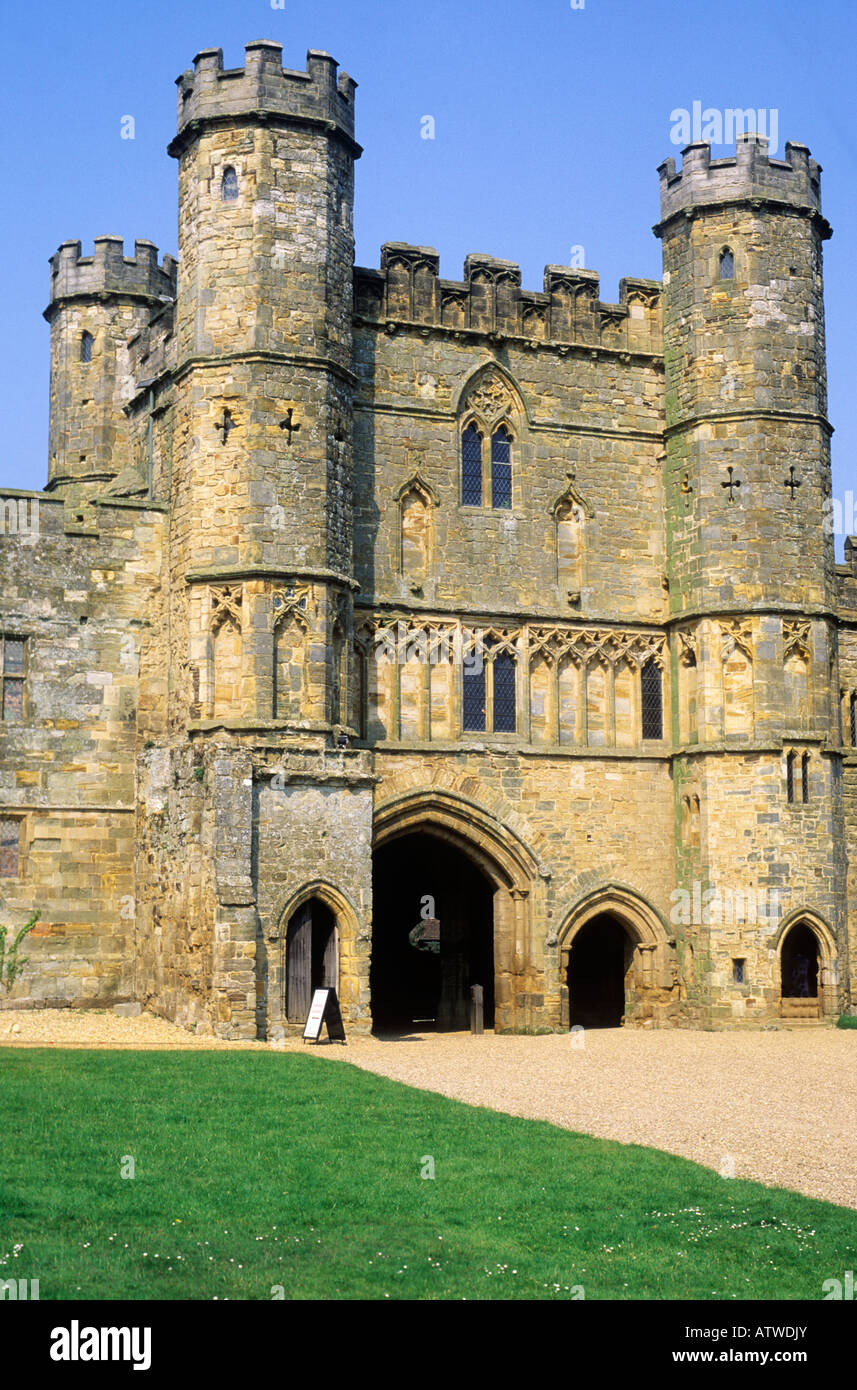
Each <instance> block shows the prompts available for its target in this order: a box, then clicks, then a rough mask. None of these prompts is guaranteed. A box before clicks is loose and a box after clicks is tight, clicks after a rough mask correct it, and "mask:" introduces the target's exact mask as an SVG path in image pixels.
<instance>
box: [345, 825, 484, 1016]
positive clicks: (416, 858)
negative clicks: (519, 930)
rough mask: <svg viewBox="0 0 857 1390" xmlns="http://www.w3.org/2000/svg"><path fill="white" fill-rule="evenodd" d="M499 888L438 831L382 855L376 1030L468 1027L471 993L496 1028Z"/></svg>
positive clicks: (375, 887) (376, 920)
mask: <svg viewBox="0 0 857 1390" xmlns="http://www.w3.org/2000/svg"><path fill="white" fill-rule="evenodd" d="M494 893H495V885H494V884H493V883H492V882H491V880H490V878H489V877H488V876H487V874H486V873H485V872H483V870H482V869H481V868H480V867H479V866H478V865H477V864H476V863H475V862H474V860H473V859H472V858H471V857H470V856H469V855H468V854H466V853H465V851H464V850H463V849H461V848H459V846H457V845H455V844H452V843H451V842H450V841H449V840H448V839H446V838H443V837H441V836H440V835H436V834H432V833H431V831H430V830H413V831H410V832H409V833H407V834H404V835H399V836H397V837H396V838H395V839H393V840H390V841H389V842H388V843H386V844H382V845H381V846H380V847H379V848H378V849H376V851H375V855H374V861H373V880H372V901H373V914H372V965H371V970H370V988H371V997H372V1021H373V1026H374V1028H375V1030H376V1031H381V1032H400V1031H411V1030H415V1031H418V1032H425V1031H426V1030H430V1029H437V1030H449V1031H453V1030H456V1029H466V1028H468V1027H469V1026H470V989H471V986H472V985H481V986H482V990H483V1008H484V1026H485V1027H486V1028H493V1026H494V978H495V961H494Z"/></svg>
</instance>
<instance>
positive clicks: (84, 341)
mask: <svg viewBox="0 0 857 1390" xmlns="http://www.w3.org/2000/svg"><path fill="white" fill-rule="evenodd" d="M94 341H95V340H94V338H93V336H92V334H91V333H87V332H83V333H81V335H80V360H81V362H91V361H92V344H93V342H94Z"/></svg>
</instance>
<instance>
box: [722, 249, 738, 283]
mask: <svg viewBox="0 0 857 1390" xmlns="http://www.w3.org/2000/svg"><path fill="white" fill-rule="evenodd" d="M734 277H735V257H734V256H733V254H732V252H731V251H730V249H729V247H728V246H724V248H723V250H722V251H721V252H720V279H721V280H732V279H734Z"/></svg>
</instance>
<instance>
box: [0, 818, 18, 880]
mask: <svg viewBox="0 0 857 1390" xmlns="http://www.w3.org/2000/svg"><path fill="white" fill-rule="evenodd" d="M20 857H21V822H20V821H19V820H13V819H11V818H7V817H3V818H2V819H0V878H17V877H18V874H19V861H20Z"/></svg>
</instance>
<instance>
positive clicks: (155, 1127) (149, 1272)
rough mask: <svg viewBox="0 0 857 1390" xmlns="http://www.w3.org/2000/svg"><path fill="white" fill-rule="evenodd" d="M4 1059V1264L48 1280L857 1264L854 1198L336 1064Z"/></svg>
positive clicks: (717, 1285)
mask: <svg viewBox="0 0 857 1390" xmlns="http://www.w3.org/2000/svg"><path fill="white" fill-rule="evenodd" d="M0 1065H2V1070H0V1134H2V1136H3V1141H2V1164H0V1278H10V1277H14V1278H16V1279H33V1278H37V1279H38V1280H39V1282H40V1296H41V1298H42V1299H43V1300H44V1299H58V1298H73V1299H78V1298H79V1299H87V1298H93V1299H131V1298H142V1299H171V1298H178V1299H211V1298H218V1299H239V1298H241V1299H270V1298H271V1297H273V1296H274V1295H273V1294H272V1289H275V1287H276V1286H281V1287H282V1289H283V1293H284V1296H285V1297H286V1298H287V1299H312V1298H325V1299H350V1298H367V1299H378V1300H383V1299H386V1298H390V1299H405V1298H418V1299H462V1298H466V1299H549V1298H559V1299H568V1298H571V1297H572V1296H573V1295H574V1290H575V1288H577V1287H579V1286H583V1288H584V1289H585V1297H586V1298H587V1299H604V1298H620V1299H621V1298H630V1299H635V1298H643V1299H654V1298H667V1299H672V1298H693V1299H717V1298H721V1299H722V1298H727V1299H729V1298H759V1299H770V1298H775V1299H776V1298H811V1299H820V1298H821V1297H822V1292H821V1284H822V1282H823V1280H824V1279H826V1278H835V1277H840V1278H841V1277H842V1271H843V1270H844V1269H854V1268H857V1265H856V1264H855V1258H857V1212H853V1211H850V1210H847V1209H845V1208H841V1207H836V1206H832V1205H830V1204H827V1203H824V1202H820V1201H813V1200H811V1199H809V1198H805V1197H800V1196H797V1195H795V1194H793V1193H790V1192H785V1191H782V1190H779V1189H771V1188H765V1187H762V1186H760V1185H759V1184H757V1183H751V1182H745V1181H741V1180H736V1179H725V1178H721V1177H720V1176H719V1175H718V1174H717V1173H714V1172H712V1171H711V1170H709V1169H706V1168H702V1167H699V1166H698V1165H696V1164H694V1163H690V1162H688V1161H686V1160H684V1159H680V1158H674V1157H672V1156H670V1155H668V1154H664V1153H661V1152H659V1151H657V1150H654V1149H645V1148H639V1147H634V1146H624V1145H620V1144H615V1143H610V1142H607V1141H602V1140H597V1139H592V1138H589V1137H587V1136H585V1135H579V1134H573V1133H568V1132H566V1131H564V1130H561V1129H557V1128H555V1127H554V1126H552V1125H549V1124H544V1123H540V1122H536V1121H530V1120H521V1119H515V1118H513V1117H511V1116H508V1115H500V1114H497V1113H495V1112H494V1111H490V1110H484V1109H477V1108H475V1107H471V1106H466V1105H462V1104H459V1103H458V1102H455V1101H450V1100H447V1099H445V1098H443V1097H441V1096H437V1095H434V1094H432V1093H430V1092H425V1091H419V1090H415V1089H413V1088H410V1087H407V1086H403V1085H401V1084H399V1083H398V1082H393V1081H387V1080H385V1079H383V1078H381V1077H376V1076H373V1075H370V1074H369V1073H366V1072H363V1071H359V1070H357V1069H356V1068H352V1067H350V1066H348V1065H347V1064H346V1063H343V1062H333V1061H328V1060H326V1059H320V1058H313V1057H311V1056H304V1055H300V1054H297V1055H296V1054H291V1053H279V1054H277V1053H270V1054H268V1053H258V1052H256V1053H252V1054H245V1055H242V1054H240V1053H237V1052H230V1053H221V1054H217V1053H179V1054H177V1053H157V1052H145V1053H141V1052H108V1053H97V1052H89V1051H80V1052H77V1051H65V1050H63V1051H50V1050H47V1049H44V1050H42V1049H39V1050H27V1051H17V1050H13V1049H8V1050H5V1051H3V1050H0ZM126 1155H130V1156H132V1157H133V1159H134V1163H135V1170H136V1175H135V1177H134V1178H133V1179H132V1178H124V1179H123V1178H122V1177H121V1176H120V1172H121V1167H122V1163H123V1156H126ZM428 1157H431V1158H432V1159H433V1160H434V1171H435V1176H434V1179H433V1180H432V1179H429V1178H423V1177H421V1176H420V1174H421V1171H428V1168H429V1165H428V1163H427V1159H428ZM127 1167H128V1165H127V1162H126V1168H127ZM578 1296H579V1295H578Z"/></svg>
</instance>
